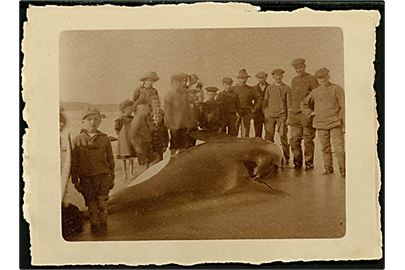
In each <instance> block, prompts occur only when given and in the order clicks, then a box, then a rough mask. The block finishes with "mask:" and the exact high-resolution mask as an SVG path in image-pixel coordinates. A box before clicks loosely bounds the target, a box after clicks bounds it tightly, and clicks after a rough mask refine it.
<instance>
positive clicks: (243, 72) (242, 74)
mask: <svg viewBox="0 0 405 270" xmlns="http://www.w3.org/2000/svg"><path fill="white" fill-rule="evenodd" d="M248 77H250V76H249V74H248V73H247V71H246V69H244V68H242V69H241V70H239V72H238V75H236V78H248Z"/></svg>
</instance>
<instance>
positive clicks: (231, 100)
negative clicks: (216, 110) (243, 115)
mask: <svg viewBox="0 0 405 270" xmlns="http://www.w3.org/2000/svg"><path fill="white" fill-rule="evenodd" d="M222 85H223V87H224V90H223V91H222V92H220V93H219V94H218V101H219V103H220V104H221V107H222V112H223V119H222V128H221V131H222V132H224V133H227V134H228V135H231V136H235V137H236V136H238V121H239V118H240V116H239V111H240V103H239V97H238V95H237V94H236V93H235V92H234V91H233V80H232V79H231V78H229V77H225V78H223V79H222Z"/></svg>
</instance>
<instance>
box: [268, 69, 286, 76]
mask: <svg viewBox="0 0 405 270" xmlns="http://www.w3.org/2000/svg"><path fill="white" fill-rule="evenodd" d="M284 73H285V71H284V70H282V69H281V68H276V69H275V70H273V71H272V72H271V75H275V74H284Z"/></svg>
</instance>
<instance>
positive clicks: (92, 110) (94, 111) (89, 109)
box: [82, 106, 101, 120]
mask: <svg viewBox="0 0 405 270" xmlns="http://www.w3.org/2000/svg"><path fill="white" fill-rule="evenodd" d="M91 114H97V115H98V116H100V117H101V113H100V111H99V110H98V109H97V108H96V107H94V106H88V107H87V108H85V109H84V110H83V112H82V120H84V119H86V117H87V116H89V115H91Z"/></svg>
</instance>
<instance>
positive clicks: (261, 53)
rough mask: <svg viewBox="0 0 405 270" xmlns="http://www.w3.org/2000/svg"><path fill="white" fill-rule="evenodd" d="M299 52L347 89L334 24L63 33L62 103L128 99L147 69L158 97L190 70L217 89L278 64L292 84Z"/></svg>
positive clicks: (340, 38)
mask: <svg viewBox="0 0 405 270" xmlns="http://www.w3.org/2000/svg"><path fill="white" fill-rule="evenodd" d="M297 57H302V58H305V59H306V62H307V71H308V72H310V73H314V72H315V71H316V70H317V69H319V68H321V67H327V68H328V69H329V70H330V71H331V72H330V75H331V81H333V82H335V83H337V84H339V85H341V86H343V87H344V77H343V75H344V62H343V34H342V32H341V29H340V28H336V27H322V28H320V27H307V28H304V27H296V28H237V29H231V28H228V29H217V28H214V29H158V30H85V31H65V32H62V33H61V36H60V58H59V61H60V62H59V64H60V100H61V101H79V102H87V103H93V104H118V103H120V102H122V101H123V100H125V99H130V98H131V97H132V92H133V90H134V89H135V88H136V87H138V85H139V78H140V76H142V74H143V73H145V72H146V71H150V70H153V71H156V72H157V73H158V75H159V77H160V80H159V81H158V82H156V83H155V88H157V89H158V91H159V94H160V95H161V96H163V95H165V93H167V91H169V90H170V77H171V76H172V75H173V74H176V73H179V72H185V73H189V74H191V73H195V74H197V75H198V76H199V78H200V81H201V82H202V83H204V86H216V87H219V88H220V89H221V88H222V82H221V81H222V78H223V77H226V76H228V77H232V78H233V79H234V81H235V80H236V78H235V76H236V74H237V72H238V70H239V69H241V68H245V69H246V70H247V71H248V73H249V75H251V76H252V77H251V78H250V79H249V81H248V84H249V85H253V84H256V83H257V81H256V78H255V77H254V75H255V74H256V73H257V72H258V71H266V72H267V73H269V74H270V72H271V71H272V70H273V69H275V68H282V69H284V70H285V71H286V73H285V76H284V82H286V83H287V84H290V83H291V79H292V77H293V76H294V75H295V72H294V69H293V68H292V67H291V61H292V60H293V59H294V58H297ZM268 81H269V82H271V81H272V79H271V76H269V79H268Z"/></svg>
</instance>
